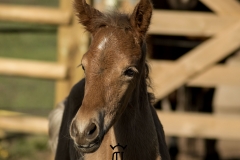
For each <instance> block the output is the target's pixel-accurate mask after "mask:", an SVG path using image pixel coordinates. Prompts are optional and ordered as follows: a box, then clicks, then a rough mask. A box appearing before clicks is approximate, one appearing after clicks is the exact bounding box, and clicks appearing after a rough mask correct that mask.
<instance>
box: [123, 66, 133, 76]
mask: <svg viewBox="0 0 240 160" xmlns="http://www.w3.org/2000/svg"><path fill="white" fill-rule="evenodd" d="M134 74H135V71H134V70H133V69H132V68H129V69H127V70H126V71H125V72H124V75H125V76H128V77H133V76H134Z"/></svg>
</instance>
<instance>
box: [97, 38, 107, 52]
mask: <svg viewBox="0 0 240 160" xmlns="http://www.w3.org/2000/svg"><path fill="white" fill-rule="evenodd" d="M106 42H107V38H106V37H105V38H104V39H103V40H102V41H101V42H100V44H99V45H98V49H99V50H103V49H104V47H105V44H106Z"/></svg>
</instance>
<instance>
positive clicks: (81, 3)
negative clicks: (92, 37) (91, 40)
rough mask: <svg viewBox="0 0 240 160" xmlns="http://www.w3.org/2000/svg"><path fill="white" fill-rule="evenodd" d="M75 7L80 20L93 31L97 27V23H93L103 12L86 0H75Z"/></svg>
mask: <svg viewBox="0 0 240 160" xmlns="http://www.w3.org/2000/svg"><path fill="white" fill-rule="evenodd" d="M74 7H75V10H76V12H77V16H78V18H79V22H80V23H81V24H82V25H84V26H85V28H86V29H87V30H88V31H89V32H91V33H93V32H94V30H95V29H96V25H94V24H93V22H94V19H96V18H98V17H100V16H102V15H103V14H102V13H101V12H100V11H98V10H97V9H95V8H93V7H91V6H90V5H89V4H87V3H86V1H85V0H75V2H74Z"/></svg>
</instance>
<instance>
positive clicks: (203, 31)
mask: <svg viewBox="0 0 240 160" xmlns="http://www.w3.org/2000/svg"><path fill="white" fill-rule="evenodd" d="M236 21H237V19H236V18H233V17H219V16H217V15H215V14H212V13H204V12H186V11H165V10H154V11H153V17H152V21H151V25H150V28H149V32H148V33H149V34H163V35H184V36H200V37H204V36H206V37H207V36H212V35H214V34H215V33H217V32H219V31H221V30H223V29H224V28H226V27H228V26H230V25H232V24H234V23H235V22H236Z"/></svg>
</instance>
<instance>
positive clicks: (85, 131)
mask: <svg viewBox="0 0 240 160" xmlns="http://www.w3.org/2000/svg"><path fill="white" fill-rule="evenodd" d="M75 8H76V10H77V13H78V17H79V20H80V23H81V24H83V25H84V26H85V28H86V30H88V31H89V32H90V33H91V35H92V42H91V45H90V47H89V50H88V51H87V53H86V54H85V55H84V56H83V58H82V64H81V65H82V68H83V70H84V71H85V78H86V84H85V93H84V99H83V102H82V106H81V107H80V109H79V110H78V112H77V114H76V116H75V118H74V119H73V121H72V124H71V126H70V135H71V137H72V138H73V140H74V142H75V144H76V145H77V147H78V148H79V150H80V151H81V152H86V153H90V152H94V151H96V150H97V149H98V148H99V146H100V144H101V141H102V139H103V137H104V134H105V133H106V132H107V131H108V130H109V128H111V126H113V124H114V123H115V122H116V121H117V120H118V119H119V117H120V116H121V114H122V113H123V112H124V110H125V109H126V107H127V105H128V103H129V101H130V99H131V98H130V97H132V96H133V94H134V93H133V91H134V90H135V89H136V86H137V85H138V84H139V81H140V79H141V78H142V77H144V78H145V54H146V51H145V50H146V48H145V47H146V44H145V34H146V32H147V29H148V26H149V23H150V19H151V15H152V5H151V3H150V1H149V0H141V1H140V2H139V4H138V5H137V6H136V7H135V9H134V11H133V13H132V14H131V15H126V14H120V13H112V14H103V13H101V12H100V11H98V10H96V9H94V8H92V7H91V6H89V5H88V4H87V3H86V2H85V0H75Z"/></svg>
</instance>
